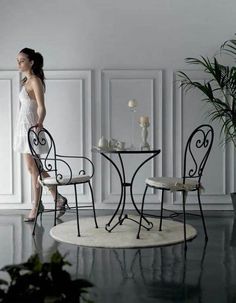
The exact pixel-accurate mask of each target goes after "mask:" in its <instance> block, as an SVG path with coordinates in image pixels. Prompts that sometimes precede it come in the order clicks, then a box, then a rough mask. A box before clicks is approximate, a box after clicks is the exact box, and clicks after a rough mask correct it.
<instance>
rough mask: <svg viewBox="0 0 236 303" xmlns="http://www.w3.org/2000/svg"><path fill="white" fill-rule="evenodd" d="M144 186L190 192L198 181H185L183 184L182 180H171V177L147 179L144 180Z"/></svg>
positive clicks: (194, 188)
mask: <svg viewBox="0 0 236 303" xmlns="http://www.w3.org/2000/svg"><path fill="white" fill-rule="evenodd" d="M145 182H146V184H147V185H149V186H152V187H157V188H164V189H168V190H170V191H178V190H185V191H191V190H196V189H197V188H198V187H199V186H198V181H197V180H194V179H185V184H183V179H182V178H171V177H160V178H148V179H146V180H145Z"/></svg>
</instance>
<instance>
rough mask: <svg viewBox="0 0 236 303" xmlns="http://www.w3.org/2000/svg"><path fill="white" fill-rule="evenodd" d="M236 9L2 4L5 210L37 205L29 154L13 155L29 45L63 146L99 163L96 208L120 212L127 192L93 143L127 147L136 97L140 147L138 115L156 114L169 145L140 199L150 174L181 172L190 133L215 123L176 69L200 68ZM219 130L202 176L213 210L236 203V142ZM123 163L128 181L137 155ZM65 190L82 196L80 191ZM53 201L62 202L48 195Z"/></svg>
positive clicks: (152, 198) (86, 2)
mask: <svg viewBox="0 0 236 303" xmlns="http://www.w3.org/2000/svg"><path fill="white" fill-rule="evenodd" d="M203 7H204V10H203V9H202V8H203ZM235 14H236V2H235V0H228V1H227V3H226V2H225V1H222V0H214V1H213V0H212V1H204V0H199V1H187V0H179V1H174V0H168V1H163V0H147V1H143V0H120V1H117V0H99V1H94V0H80V1H77V0H68V1H63V0H57V1H56V5H55V1H54V0H48V1H44V2H40V1H32V0H24V1H18V0H11V1H8V0H2V1H1V9H0V41H1V43H0V54H1V56H0V104H1V110H0V125H1V128H0V131H1V132H0V134H1V135H0V142H1V149H0V208H29V207H30V206H31V205H30V203H31V189H30V187H31V186H30V178H29V175H28V173H27V171H26V169H25V168H24V165H23V159H22V157H20V156H19V155H17V154H15V153H13V151H12V143H13V142H12V141H13V135H14V125H15V122H16V113H17V110H18V106H19V102H18V93H19V78H20V77H19V74H18V72H17V71H15V69H16V56H17V53H18V52H19V51H20V50H21V49H22V48H24V47H30V48H34V49H35V50H36V51H39V52H41V53H42V55H43V56H44V68H45V70H46V78H47V80H46V85H47V90H46V106H47V117H46V121H45V126H47V127H48V128H50V130H51V132H52V133H53V135H54V137H55V140H56V142H57V144H58V149H59V150H60V151H61V153H70V154H71V153H72V154H78V153H84V154H86V155H87V156H89V157H91V158H92V159H93V161H94V163H95V165H96V174H95V178H94V182H93V185H94V188H95V199H96V205H97V207H98V208H114V207H115V205H116V202H117V200H118V198H119V193H120V188H119V182H118V177H117V176H116V172H115V171H114V170H113V169H112V168H111V167H110V165H108V163H107V162H105V161H104V159H101V156H100V155H99V154H96V153H91V148H92V146H93V145H96V144H97V142H98V139H99V138H100V137H101V136H102V135H104V136H106V137H107V138H111V137H113V138H117V139H119V140H122V141H125V142H126V145H127V146H128V145H129V144H130V143H131V135H132V127H131V119H132V118H131V113H130V111H129V109H128V106H127V102H128V100H129V99H131V98H135V99H137V101H138V107H137V112H136V113H135V121H136V124H135V125H136V126H135V131H134V134H133V136H134V143H135V145H137V146H140V143H141V140H140V138H141V136H140V127H139V125H138V123H137V120H138V117H139V116H141V115H148V116H149V117H150V121H151V125H150V127H149V129H148V130H149V136H148V138H149V143H150V144H151V145H152V146H153V147H156V148H161V150H162V152H161V154H160V155H158V157H157V158H156V159H155V160H152V161H151V162H150V163H148V164H146V165H145V166H144V167H143V168H142V169H141V170H140V172H139V173H138V174H137V178H136V180H135V184H134V185H135V199H136V200H137V201H140V199H141V195H142V191H143V188H144V179H145V178H146V176H153V175H161V174H165V175H169V176H172V175H180V174H181V169H182V157H181V155H182V151H183V148H184V145H185V142H186V139H187V136H188V134H189V132H191V131H192V129H193V128H194V127H195V126H196V125H198V124H200V123H201V122H208V119H207V117H206V114H205V113H206V107H205V106H204V103H202V102H201V101H200V99H201V97H202V96H201V95H200V94H199V93H198V92H197V91H193V92H190V93H189V94H187V95H185V94H183V91H182V89H180V88H179V83H178V79H177V78H176V71H177V70H185V69H188V68H191V67H190V66H187V65H186V64H185V61H184V59H185V58H186V57H198V56H200V55H204V56H205V55H207V56H209V57H211V56H213V55H214V54H215V53H216V52H217V50H218V49H219V46H220V45H221V43H222V42H224V41H225V40H227V39H231V38H233V35H234V32H235V30H234V28H235V21H234V16H235ZM222 16H227V18H223V19H222ZM9 20H10V22H9ZM219 20H221V21H222V20H223V21H222V22H219ZM26 21H27V22H26ZM189 74H190V75H191V76H192V77H193V78H195V79H197V80H204V77H205V75H203V74H201V73H200V72H199V71H189ZM176 80H177V81H176ZM214 128H215V131H216V141H215V143H214V149H213V153H212V155H211V156H210V159H209V163H208V164H207V167H206V175H205V177H204V180H203V181H204V183H205V187H206V191H205V192H203V203H204V207H205V208H210V209H213V208H215V209H231V208H232V206H231V202H230V198H229V193H230V192H231V191H234V189H235V188H236V176H235V174H236V161H235V156H234V148H233V147H232V146H230V145H229V146H224V145H222V142H221V141H220V140H219V130H220V126H219V125H217V124H214ZM124 161H125V165H126V166H127V168H128V169H127V178H129V177H130V175H131V174H132V171H133V170H134V168H135V166H136V164H137V163H136V162H137V161H136V160H135V159H134V157H130V158H128V156H127V157H126V158H125V160H124ZM65 193H66V194H67V195H68V196H69V198H70V199H73V198H72V190H71V189H67V190H65ZM189 196H190V197H189V198H190V199H189V200H190V206H191V207H194V205H193V198H192V197H191V195H189ZM79 198H80V200H82V201H83V202H87V201H89V199H90V197H89V194H88V191H87V189H86V187H85V188H81V189H80V190H79ZM128 198H129V197H128ZM44 200H45V201H46V204H48V205H52V203H53V201H52V199H51V197H50V196H49V194H48V193H47V192H45V193H44ZM159 200H160V196H159V193H157V192H154V191H151V190H150V191H149V192H148V201H149V204H148V207H149V208H158V207H159V205H158V203H156V201H157V202H158V201H159ZM166 201H167V203H168V204H169V207H174V208H177V207H179V206H180V204H179V203H180V199H179V196H178V195H173V196H172V195H166Z"/></svg>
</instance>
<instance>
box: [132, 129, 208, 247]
mask: <svg viewBox="0 0 236 303" xmlns="http://www.w3.org/2000/svg"><path fill="white" fill-rule="evenodd" d="M213 139H214V131H213V128H212V127H211V126H210V125H208V124H203V125H200V126H199V127H197V128H196V129H195V130H194V131H193V132H192V134H191V135H190V137H189V139H188V141H187V144H186V147H185V152H184V169H183V177H182V178H169V177H160V178H148V179H146V181H145V183H146V187H145V190H144V194H143V199H142V206H141V214H140V224H139V230H138V234H137V238H139V234H140V229H141V223H142V219H143V209H144V200H145V196H146V192H147V189H148V187H152V188H156V189H160V190H162V196H161V215H160V225H159V231H161V230H162V217H163V202H164V191H166V190H169V191H179V192H182V204H183V215H184V243H185V249H187V244H186V219H185V203H186V198H187V193H188V191H197V196H198V203H199V208H200V213H201V218H202V223H203V228H204V232H205V238H206V240H207V231H206V225H205V220H204V216H203V211H202V206H201V199H200V191H201V189H202V185H201V177H202V174H203V170H204V167H205V165H206V162H207V159H208V157H209V154H210V151H211V148H212V144H213Z"/></svg>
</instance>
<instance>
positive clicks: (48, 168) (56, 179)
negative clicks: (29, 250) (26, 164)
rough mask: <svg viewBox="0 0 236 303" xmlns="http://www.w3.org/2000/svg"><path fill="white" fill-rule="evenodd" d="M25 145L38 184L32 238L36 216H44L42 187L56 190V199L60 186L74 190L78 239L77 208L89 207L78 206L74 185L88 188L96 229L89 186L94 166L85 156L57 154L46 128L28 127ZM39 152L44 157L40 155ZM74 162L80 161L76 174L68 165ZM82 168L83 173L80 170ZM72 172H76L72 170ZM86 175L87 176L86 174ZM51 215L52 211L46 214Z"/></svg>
mask: <svg viewBox="0 0 236 303" xmlns="http://www.w3.org/2000/svg"><path fill="white" fill-rule="evenodd" d="M28 143H29V147H30V151H31V154H32V156H33V158H34V161H35V164H36V166H37V169H38V172H39V177H38V181H39V183H40V185H41V191H40V200H39V203H38V207H37V214H36V218H35V221H34V228H33V235H34V234H35V227H36V224H37V218H38V215H39V214H41V215H42V212H43V210H42V209H43V207H42V189H43V187H48V188H50V187H52V186H55V189H56V199H55V201H57V195H58V187H59V186H68V185H71V186H73V187H74V194H75V207H74V208H75V210H76V219H77V231H78V236H80V227H79V212H78V209H79V208H84V207H86V208H87V207H90V206H78V199H77V185H78V184H80V185H83V184H88V185H89V189H90V193H91V199H92V206H91V207H92V208H93V216H94V222H95V227H96V228H97V227H98V225H97V220H96V212H95V205H94V195H93V189H92V186H91V182H90V181H91V178H92V177H93V175H94V165H93V163H92V161H91V160H90V159H88V158H87V157H85V156H64V155H60V154H58V153H57V151H56V145H55V142H54V140H53V137H52V135H51V134H50V133H49V131H48V130H47V129H45V128H42V129H41V130H37V129H36V128H35V126H33V127H31V128H30V129H29V130H28ZM42 151H43V153H44V154H42ZM71 161H72V162H73V161H80V162H79V163H76V165H79V166H80V168H79V171H78V172H77V173H74V171H73V170H72V167H71V165H70V164H69V163H70V162H71ZM81 167H82V169H81ZM74 170H75V169H74ZM87 171H89V172H90V173H87ZM44 172H47V173H51V175H50V177H46V178H45V177H44V176H43V174H44ZM72 208H73V207H69V206H68V209H72ZM47 211H52V210H47ZM53 211H54V225H56V218H57V211H58V210H57V205H56V203H55V208H54V210H53Z"/></svg>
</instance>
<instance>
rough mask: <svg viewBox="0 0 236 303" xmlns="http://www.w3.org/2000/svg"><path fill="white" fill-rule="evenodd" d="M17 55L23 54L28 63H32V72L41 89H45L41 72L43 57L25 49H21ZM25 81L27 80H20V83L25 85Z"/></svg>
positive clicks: (29, 49)
mask: <svg viewBox="0 0 236 303" xmlns="http://www.w3.org/2000/svg"><path fill="white" fill-rule="evenodd" d="M19 53H23V54H25V55H26V56H27V57H28V58H29V60H30V61H34V64H33V65H32V71H33V73H34V74H35V75H36V76H37V77H39V78H40V79H41V81H42V84H43V87H44V89H45V76H44V72H43V56H42V55H41V54H40V53H38V52H35V50H33V49H31V48H27V47H25V48H23V49H22V50H21V51H20V52H19ZM26 80H27V78H26V77H25V78H24V79H23V80H22V82H23V83H25V81H26Z"/></svg>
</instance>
